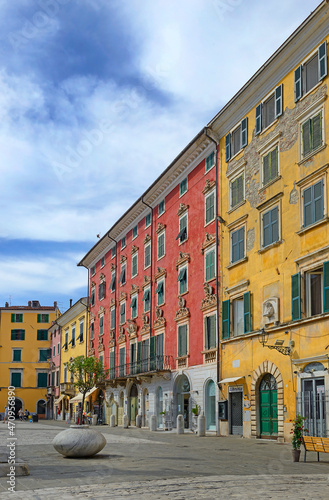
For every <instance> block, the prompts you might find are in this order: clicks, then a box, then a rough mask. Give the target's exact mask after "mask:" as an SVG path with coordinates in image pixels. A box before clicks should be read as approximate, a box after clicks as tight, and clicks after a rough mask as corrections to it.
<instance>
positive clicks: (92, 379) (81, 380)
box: [67, 356, 109, 425]
mask: <svg viewBox="0 0 329 500" xmlns="http://www.w3.org/2000/svg"><path fill="white" fill-rule="evenodd" d="M67 368H68V370H69V371H70V372H71V373H73V375H74V380H75V381H74V382H73V385H74V386H75V387H77V389H78V390H79V391H80V392H81V394H82V405H81V409H80V418H79V423H80V425H81V424H82V415H83V408H84V404H85V397H86V394H87V392H88V391H91V389H92V388H93V387H96V386H97V384H100V383H101V382H103V381H104V380H105V378H106V377H107V375H108V372H109V370H105V369H104V366H103V363H102V361H100V360H99V359H97V358H94V357H90V358H86V357H85V356H77V357H76V358H75V359H73V360H72V361H69V362H68V363H67Z"/></svg>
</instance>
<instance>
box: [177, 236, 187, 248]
mask: <svg viewBox="0 0 329 500" xmlns="http://www.w3.org/2000/svg"><path fill="white" fill-rule="evenodd" d="M187 240H188V238H186V240H184V241H180V242H179V243H178V246H179V247H180V246H181V245H184V243H186V242H187Z"/></svg>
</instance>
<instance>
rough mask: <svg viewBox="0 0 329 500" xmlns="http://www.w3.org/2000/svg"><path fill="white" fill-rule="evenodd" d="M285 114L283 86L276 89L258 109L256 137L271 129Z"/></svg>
mask: <svg viewBox="0 0 329 500" xmlns="http://www.w3.org/2000/svg"><path fill="white" fill-rule="evenodd" d="M282 112H283V86H282V84H281V85H279V86H278V87H276V88H275V89H274V91H273V93H272V94H271V95H270V96H268V97H267V98H266V99H265V100H264V101H263V102H261V103H260V104H259V105H258V106H257V107H256V126H255V135H257V134H260V133H261V131H262V130H264V129H265V128H267V127H269V126H270V125H271V123H273V122H274V120H276V119H277V118H278V117H279V116H281V115H282Z"/></svg>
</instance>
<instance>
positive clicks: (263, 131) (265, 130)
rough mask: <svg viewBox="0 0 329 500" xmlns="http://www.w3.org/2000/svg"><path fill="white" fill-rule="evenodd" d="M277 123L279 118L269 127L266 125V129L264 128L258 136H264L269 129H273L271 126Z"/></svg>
mask: <svg viewBox="0 0 329 500" xmlns="http://www.w3.org/2000/svg"><path fill="white" fill-rule="evenodd" d="M282 114H283V113H282ZM280 116H282V115H280ZM278 121H279V118H275V120H274V121H273V122H272V123H270V124H269V125H267V127H265V128H264V129H263V130H262V131H261V132H260V133H259V134H258V135H260V136H261V135H263V134H265V132H267V131H268V130H269V129H270V128H271V127H273V125H276V124H277V123H278Z"/></svg>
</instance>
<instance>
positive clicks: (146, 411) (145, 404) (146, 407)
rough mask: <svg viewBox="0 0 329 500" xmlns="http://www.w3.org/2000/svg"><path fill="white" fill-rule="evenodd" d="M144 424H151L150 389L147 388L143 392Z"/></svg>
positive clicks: (145, 425)
mask: <svg viewBox="0 0 329 500" xmlns="http://www.w3.org/2000/svg"><path fill="white" fill-rule="evenodd" d="M142 426H143V427H148V426H149V391H148V390H147V389H145V390H144V393H143V412H142Z"/></svg>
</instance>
